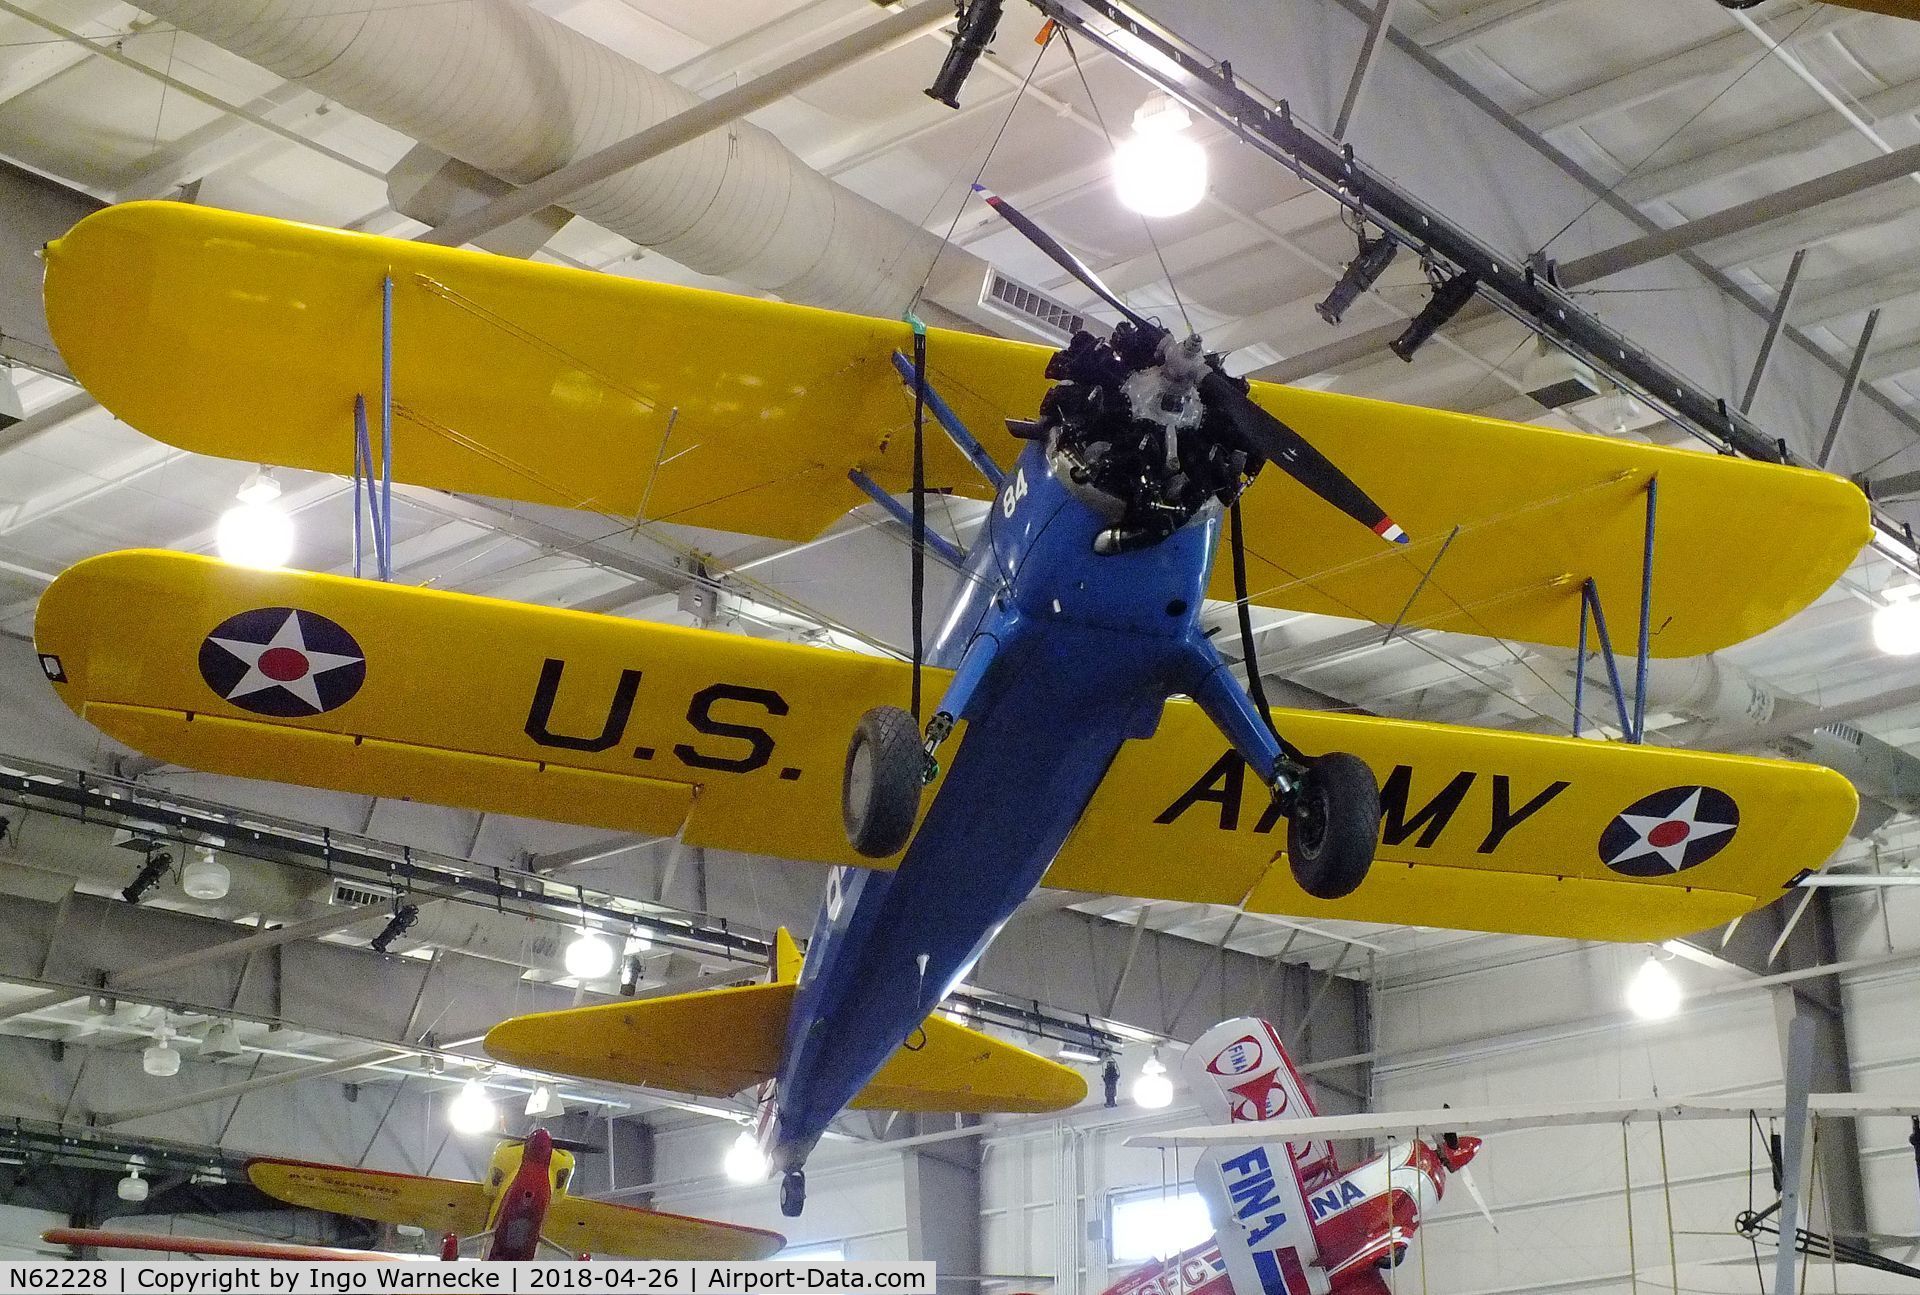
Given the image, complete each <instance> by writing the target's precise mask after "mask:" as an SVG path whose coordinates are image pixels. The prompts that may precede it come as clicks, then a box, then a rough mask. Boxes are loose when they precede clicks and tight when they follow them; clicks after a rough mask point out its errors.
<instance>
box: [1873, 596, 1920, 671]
mask: <svg viewBox="0 0 1920 1295" xmlns="http://www.w3.org/2000/svg"><path fill="white" fill-rule="evenodd" d="M1917 595H1920V586H1916V587H1909V588H1906V589H1889V590H1887V591H1886V599H1887V601H1886V604H1885V605H1884V606H1881V607H1878V608H1876V609H1875V610H1874V613H1873V645H1874V646H1875V647H1877V648H1879V649H1880V650H1881V651H1882V652H1884V653H1886V654H1887V655H1888V656H1913V655H1915V654H1916V653H1920V596H1917Z"/></svg>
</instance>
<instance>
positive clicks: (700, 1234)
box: [542, 1196, 787, 1260]
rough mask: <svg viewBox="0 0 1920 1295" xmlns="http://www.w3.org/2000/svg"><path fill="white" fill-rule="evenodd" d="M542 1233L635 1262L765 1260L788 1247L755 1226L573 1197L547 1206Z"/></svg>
mask: <svg viewBox="0 0 1920 1295" xmlns="http://www.w3.org/2000/svg"><path fill="white" fill-rule="evenodd" d="M542 1235H543V1236H545V1237H546V1238H547V1239H548V1240H549V1241H552V1242H553V1243H554V1244H556V1245H560V1246H564V1247H566V1248H567V1249H568V1250H574V1251H579V1252H583V1253H587V1252H590V1253H592V1254H597V1255H626V1256H629V1257H631V1258H635V1259H676V1260H689V1259H768V1258H771V1257H772V1256H773V1254H774V1253H775V1252H776V1251H778V1250H779V1249H780V1247H781V1246H783V1245H785V1244H786V1243H787V1239H786V1238H785V1237H783V1236H781V1235H780V1234H779V1233H777V1232H765V1231H762V1230H761V1229H759V1228H746V1227H739V1226H737V1225H735V1224H732V1223H716V1222H714V1221H713V1220H712V1219H696V1218H689V1217H688V1216H686V1215H684V1214H663V1213H660V1212H659V1211H657V1210H643V1209H636V1208H634V1207H632V1206H629V1205H615V1204H612V1203H611V1202H608V1201H589V1200H581V1199H580V1198H578V1197H574V1196H560V1197H556V1198H555V1199H554V1201H553V1204H552V1205H550V1206H548V1207H547V1222H546V1227H545V1228H544V1229H543V1231H542Z"/></svg>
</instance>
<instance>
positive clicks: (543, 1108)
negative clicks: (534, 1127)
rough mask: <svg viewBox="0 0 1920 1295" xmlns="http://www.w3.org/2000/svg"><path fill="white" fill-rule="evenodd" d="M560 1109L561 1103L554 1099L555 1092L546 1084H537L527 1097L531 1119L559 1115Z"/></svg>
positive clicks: (528, 1114) (528, 1113) (528, 1112)
mask: <svg viewBox="0 0 1920 1295" xmlns="http://www.w3.org/2000/svg"><path fill="white" fill-rule="evenodd" d="M560 1109H561V1107H560V1103H559V1101H558V1099H556V1098H555V1097H554V1095H553V1090H552V1089H551V1088H549V1087H547V1086H546V1085H545V1084H535V1085H534V1088H533V1091H532V1092H531V1093H529V1094H528V1095H527V1116H528V1118H530V1119H536V1120H537V1119H542V1118H544V1117H546V1116H548V1115H558V1114H559V1113H560Z"/></svg>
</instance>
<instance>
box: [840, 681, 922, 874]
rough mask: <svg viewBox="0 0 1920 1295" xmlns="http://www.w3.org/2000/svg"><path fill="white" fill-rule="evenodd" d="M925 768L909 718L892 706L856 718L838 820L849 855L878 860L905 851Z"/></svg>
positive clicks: (917, 731)
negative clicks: (843, 824)
mask: <svg viewBox="0 0 1920 1295" xmlns="http://www.w3.org/2000/svg"><path fill="white" fill-rule="evenodd" d="M926 767H927V752H926V748H925V747H924V746H923V745H922V744H921V738H920V726H919V725H918V724H916V723H915V722H914V719H913V716H911V715H909V714H908V713H907V712H906V711H904V710H901V709H900V708H899V707H898V706H875V707H874V708H873V709H872V710H870V711H868V712H867V713H866V714H864V715H862V716H861V717H860V723H859V725H858V726H857V727H856V728H855V729H854V730H853V740H852V741H850V742H849V743H847V767H846V773H845V775H844V777H843V778H842V781H841V784H840V814H841V817H842V818H844V819H845V820H846V825H847V840H848V841H850V842H852V843H853V848H854V849H855V850H858V851H859V852H860V853H861V854H864V855H865V856H867V858H869V859H884V858H886V857H887V856H889V855H893V854H898V853H899V852H900V851H901V849H902V848H904V847H905V846H906V844H907V838H908V837H910V836H912V835H913V820H914V818H915V816H916V815H918V814H919V812H920V788H921V786H922V778H921V775H922V773H923V772H924V771H925V769H926Z"/></svg>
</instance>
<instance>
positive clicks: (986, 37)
mask: <svg viewBox="0 0 1920 1295" xmlns="http://www.w3.org/2000/svg"><path fill="white" fill-rule="evenodd" d="M1000 4H1001V0H961V3H960V4H958V5H957V6H956V8H955V17H956V19H957V22H956V25H955V27H954V29H953V47H952V48H951V49H949V50H948V51H947V57H946V61H945V62H943V63H941V64H940V75H938V76H936V77H934V78H933V84H932V85H930V86H928V87H927V97H928V98H929V99H938V100H939V101H940V102H941V103H944V104H945V105H947V107H949V108H958V107H959V106H960V98H959V95H960V87H961V86H962V85H964V84H965V83H966V80H967V74H968V73H969V72H971V71H973V65H974V64H975V63H977V62H979V61H980V56H981V55H982V54H984V53H986V49H987V46H988V45H989V44H991V43H992V42H993V33H994V31H995V29H997V28H998V27H999V26H1000Z"/></svg>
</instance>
